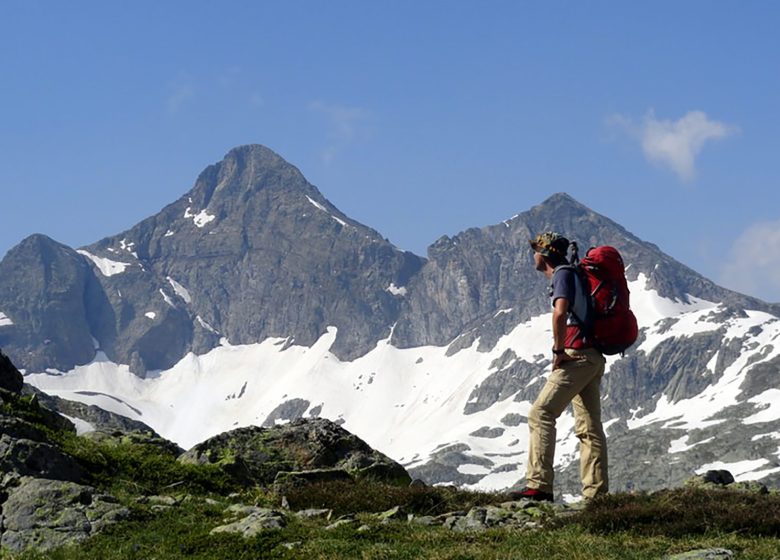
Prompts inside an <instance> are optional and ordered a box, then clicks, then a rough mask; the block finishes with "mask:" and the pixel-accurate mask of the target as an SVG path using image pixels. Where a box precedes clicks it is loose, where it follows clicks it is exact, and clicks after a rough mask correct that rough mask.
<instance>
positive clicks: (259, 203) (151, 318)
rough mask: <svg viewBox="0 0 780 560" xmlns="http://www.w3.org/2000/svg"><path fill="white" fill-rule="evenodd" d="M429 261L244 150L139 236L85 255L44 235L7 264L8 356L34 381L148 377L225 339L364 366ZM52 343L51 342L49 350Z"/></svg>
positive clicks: (3, 305)
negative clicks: (311, 350) (332, 341)
mask: <svg viewBox="0 0 780 560" xmlns="http://www.w3.org/2000/svg"><path fill="white" fill-rule="evenodd" d="M422 264H423V260H422V259H421V258H419V257H417V256H415V255H413V254H411V253H405V252H403V251H400V250H398V249H397V248H395V247H394V246H393V245H391V244H390V243H389V242H387V241H386V240H384V239H383V238H382V237H381V236H380V235H379V234H378V233H377V232H376V231H374V230H372V229H370V228H367V227H365V226H363V225H361V224H359V223H357V222H355V221H354V220H351V219H350V218H348V217H347V216H345V215H343V214H342V213H341V212H340V211H339V210H338V209H336V208H335V207H333V205H331V204H330V203H329V202H328V201H327V200H326V199H325V198H324V197H323V196H322V194H320V192H319V191H318V190H317V189H316V188H315V187H314V186H312V185H311V184H309V183H308V182H307V181H306V179H305V178H304V177H303V175H301V173H300V172H299V171H298V170H297V169H296V168H295V167H293V166H292V165H290V164H289V163H287V162H285V161H284V160H282V159H281V158H280V157H279V156H278V155H277V154H275V153H273V152H272V151H271V150H269V149H267V148H264V147H262V146H244V147H241V148H236V149H235V150H233V151H231V152H230V153H229V154H228V155H227V156H226V157H225V159H224V160H223V161H222V162H220V163H218V164H216V165H212V166H210V167H208V168H207V169H206V170H205V171H203V173H201V175H200V177H198V180H197V181H196V183H195V186H194V187H193V189H192V190H191V191H190V192H188V193H187V194H185V195H184V196H183V197H181V198H180V199H179V200H177V201H176V202H174V203H173V204H171V205H169V206H167V207H166V208H164V209H163V210H162V211H161V212H160V213H158V214H157V215H155V216H152V217H151V218H149V219H147V220H144V221H143V222H141V223H139V224H138V225H137V226H135V227H134V228H132V229H130V230H128V231H125V232H122V233H120V234H118V235H115V236H112V237H108V238H106V239H103V240H101V241H99V242H97V243H95V244H93V245H90V246H88V247H85V248H84V249H83V250H82V251H80V253H76V252H75V251H73V250H71V249H69V248H67V247H64V246H62V245H59V244H57V243H55V242H54V241H52V240H50V239H48V238H45V237H43V236H34V237H31V238H29V239H26V240H25V241H23V242H22V243H21V244H20V245H18V246H17V247H16V248H15V249H13V250H12V251H11V252H9V254H8V256H7V257H6V258H5V259H4V260H3V262H2V263H0V309H2V311H3V313H4V314H5V315H6V316H8V317H10V319H11V321H12V325H8V326H5V327H0V346H2V347H3V348H5V349H6V351H7V352H8V353H9V354H10V355H11V356H12V358H13V359H14V360H15V361H16V362H17V363H18V364H20V365H21V367H23V368H25V369H28V370H36V371H44V370H45V369H46V368H51V367H54V368H57V369H60V370H62V371H66V370H68V369H71V368H72V367H73V366H74V365H76V364H83V363H86V362H88V361H90V360H91V359H92V358H93V357H94V356H95V351H96V349H95V345H94V344H93V337H94V339H95V340H96V341H97V345H98V346H99V348H100V350H101V351H102V352H104V353H105V354H106V355H107V356H108V357H109V358H110V359H111V360H112V361H115V362H117V363H125V364H129V365H130V366H131V369H132V370H133V371H134V372H136V373H138V374H139V375H143V374H145V373H146V372H147V371H149V370H159V369H165V368H167V367H170V366H172V365H173V364H175V363H176V362H177V361H178V360H179V359H180V358H181V357H182V356H184V354H185V353H186V352H188V351H194V352H196V353H203V352H205V351H207V350H209V349H211V348H213V347H214V346H216V345H217V344H218V342H219V340H220V339H221V338H223V337H224V338H226V339H228V340H230V342H231V343H233V344H246V343H252V342H257V341H259V340H264V339H265V338H268V337H270V336H278V337H283V338H287V337H290V338H291V339H294V340H295V341H296V343H299V344H304V345H308V344H312V343H313V342H314V341H315V340H317V338H319V337H320V335H322V334H323V333H324V332H325V331H326V328H327V327H328V326H335V327H337V328H338V330H339V334H338V340H337V342H336V346H335V347H334V351H335V352H336V353H337V354H338V355H339V356H340V357H343V358H345V359H350V358H353V357H355V356H359V355H361V354H363V353H365V352H366V351H367V350H369V349H370V348H371V347H373V345H374V344H375V342H376V341H377V340H379V339H381V338H384V337H387V336H388V335H389V334H390V327H391V326H392V325H393V323H394V322H395V320H396V319H397V317H398V314H399V311H400V300H401V297H400V296H398V295H397V294H394V293H393V288H392V286H397V287H399V288H400V287H403V286H406V284H407V283H408V282H409V279H410V278H411V277H412V276H413V275H414V274H415V273H416V272H417V271H418V270H419V269H420V267H421V266H422ZM44 341H49V342H47V343H45V344H44Z"/></svg>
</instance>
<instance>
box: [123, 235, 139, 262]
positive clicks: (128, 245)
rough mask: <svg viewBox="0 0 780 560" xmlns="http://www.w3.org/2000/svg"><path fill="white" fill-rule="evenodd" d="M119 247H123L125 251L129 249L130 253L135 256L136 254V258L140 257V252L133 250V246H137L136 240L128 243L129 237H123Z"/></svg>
mask: <svg viewBox="0 0 780 560" xmlns="http://www.w3.org/2000/svg"><path fill="white" fill-rule="evenodd" d="M119 247H120V248H121V249H122V250H123V251H127V252H128V253H130V254H131V255H133V256H134V257H135V258H136V259H137V258H138V253H136V252H135V251H133V247H135V241H131V242H130V243H128V242H127V239H122V240H121V241H120V242H119Z"/></svg>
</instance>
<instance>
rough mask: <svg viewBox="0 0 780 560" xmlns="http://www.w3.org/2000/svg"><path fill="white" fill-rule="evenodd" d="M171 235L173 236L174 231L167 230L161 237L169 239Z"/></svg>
mask: <svg viewBox="0 0 780 560" xmlns="http://www.w3.org/2000/svg"><path fill="white" fill-rule="evenodd" d="M173 234H174V231H173V230H170V229H169V230H168V231H166V232H165V235H163V237H170V236H171V235H173Z"/></svg>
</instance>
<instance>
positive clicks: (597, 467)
mask: <svg viewBox="0 0 780 560" xmlns="http://www.w3.org/2000/svg"><path fill="white" fill-rule="evenodd" d="M530 243H531V248H532V249H533V256H534V266H535V267H536V270H538V271H539V272H541V273H543V274H544V275H545V276H546V277H547V278H548V279H550V280H551V282H552V286H551V292H550V296H551V298H552V307H553V314H552V331H553V347H552V354H553V360H552V373H551V374H550V376H549V377H548V378H547V382H546V383H545V385H544V388H542V391H541V393H539V396H538V397H537V399H536V401H535V402H534V404H533V406H532V407H531V411H530V412H529V414H528V428H529V433H530V439H529V448H528V470H527V474H526V481H527V486H526V488H524V489H523V490H521V491H515V492H511V493H510V496H511V497H512V498H514V499H521V498H526V499H531V500H540V501H550V502H551V501H552V500H553V478H554V472H553V465H554V462H555V436H556V432H555V421H556V419H557V418H558V417H559V416H560V415H561V414H562V413H563V411H564V410H565V409H566V407H567V406H568V405H569V403H571V404H572V406H573V407H574V420H575V426H574V431H575V433H576V435H577V437H578V438H579V440H580V478H581V479H582V494H583V496H584V497H585V499H591V498H593V497H594V496H597V495H599V494H604V493H606V492H607V491H608V477H607V440H606V436H605V434H604V429H603V427H602V425H601V395H600V391H599V384H600V382H601V376H602V375H603V374H604V363H605V360H604V356H602V355H601V353H600V352H599V351H598V350H596V349H595V348H593V347H592V344H591V343H590V341H589V340H588V337H587V336H586V333H585V332H584V330H583V329H582V328H581V326H580V325H581V323H582V324H587V321H588V320H589V317H587V314H588V312H589V305H588V299H587V298H588V295H587V293H586V292H585V291H584V289H583V286H582V282H581V280H580V278H579V276H578V274H577V272H576V270H575V269H574V267H573V266H569V263H568V261H567V259H566V254H567V252H568V249H569V241H568V239H566V238H565V237H563V236H561V235H559V234H557V233H553V232H546V233H542V234H540V235H539V236H537V237H536V239H534V240H532V241H530Z"/></svg>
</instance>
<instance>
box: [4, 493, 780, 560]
mask: <svg viewBox="0 0 780 560" xmlns="http://www.w3.org/2000/svg"><path fill="white" fill-rule="evenodd" d="M137 515H138V517H137V518H136V519H134V520H132V521H129V522H125V523H123V524H122V525H117V526H114V527H112V528H110V529H108V530H107V531H105V532H104V533H102V534H100V535H98V536H96V537H94V538H92V539H90V540H89V541H86V542H85V543H83V544H82V545H80V546H77V547H66V548H62V549H59V550H56V551H52V552H49V553H47V554H40V553H25V554H19V555H12V554H3V555H0V557H2V558H3V559H4V560H40V559H44V558H46V559H51V560H91V559H95V560H97V559H105V560H114V559H116V560H120V559H121V560H132V559H138V560H148V559H152V558H154V559H157V560H167V559H171V560H172V559H177V558H193V559H203V560H206V559H209V560H211V559H214V560H216V559H220V560H222V559H250V558H251V559H256V558H268V559H295V558H301V559H308V560H318V559H322V560H325V559H334V560H335V559H345V558H366V559H409V560H412V559H418V558H423V559H435V560H445V559H446V560H456V559H459V560H466V559H485V560H488V559H491V560H492V559H507V560H509V559H517V558H522V559H544V560H558V559H560V560H579V559H582V560H585V559H621V560H623V559H634V558H635V559H648V560H649V559H654V560H655V559H658V558H661V557H662V556H664V555H666V554H669V553H674V552H684V551H687V550H691V549H696V548H706V547H723V548H728V549H730V550H733V551H735V552H737V553H738V558H740V559H768V558H776V557H778V556H780V543H779V542H778V541H777V540H776V539H760V538H753V537H747V536H742V535H737V534H734V533H731V534H725V533H718V532H711V533H709V534H705V535H698V536H688V537H682V538H680V537H678V538H672V537H666V536H660V535H659V536H646V535H636V534H633V533H629V532H623V531H621V532H616V533H612V534H609V535H603V534H595V533H591V532H589V531H588V530H586V529H585V528H584V527H582V526H580V525H568V526H566V527H563V528H560V529H557V530H549V531H540V532H535V533H521V532H517V531H509V530H490V531H485V532H479V533H454V532H451V531H449V530H446V529H442V528H439V527H415V526H410V525H407V524H405V523H401V522H395V523H390V524H387V525H382V524H380V523H378V522H376V521H375V520H369V519H368V518H367V517H365V516H361V518H360V519H359V523H363V522H367V523H368V524H369V525H370V530H369V531H366V532H359V531H357V527H358V525H359V523H358V524H356V525H354V526H351V527H343V528H339V529H337V530H332V531H326V530H325V529H324V525H325V524H326V523H327V522H325V521H319V522H318V521H292V522H291V523H290V524H289V525H288V526H287V527H286V528H285V529H283V530H280V531H269V532H267V533H264V534H262V535H260V536H258V537H255V538H252V539H244V538H242V537H238V536H231V535H225V534H221V535H213V536H212V535H209V531H210V529H211V528H212V527H214V526H216V525H218V524H220V523H221V522H222V521H221V520H222V513H221V508H217V507H213V506H206V505H203V504H192V505H189V506H180V507H178V508H175V509H172V510H169V511H168V512H164V513H161V514H156V515H151V514H148V515H142V514H137ZM285 543H296V544H295V547H294V548H292V549H288V548H286V547H285V546H284V544H285Z"/></svg>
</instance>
